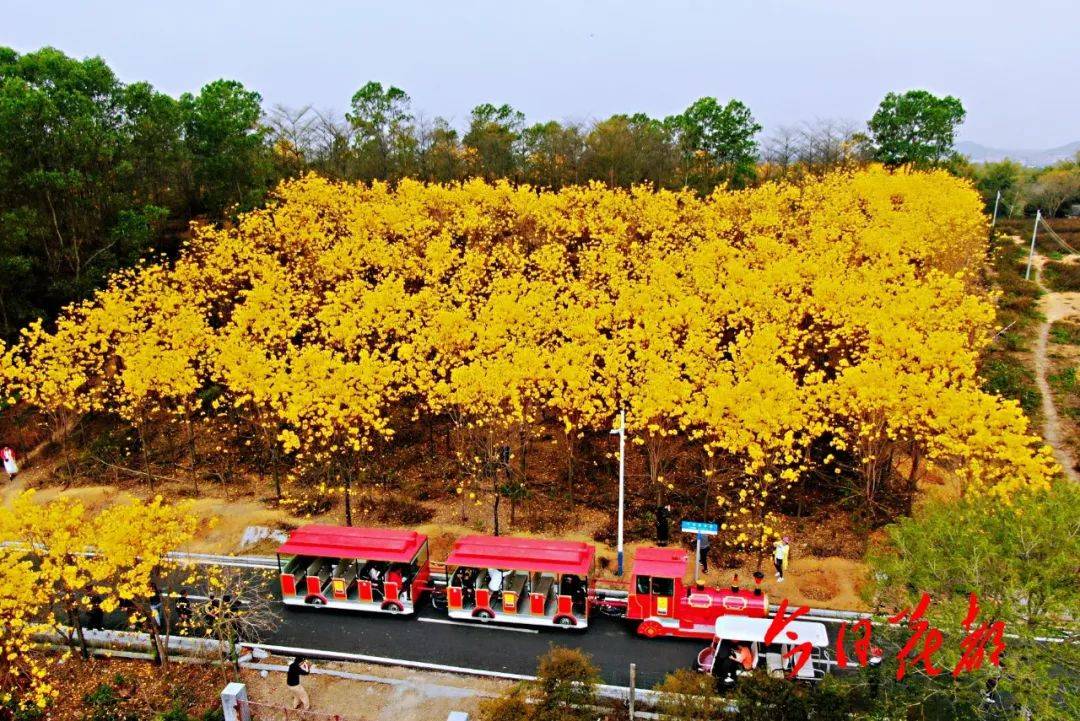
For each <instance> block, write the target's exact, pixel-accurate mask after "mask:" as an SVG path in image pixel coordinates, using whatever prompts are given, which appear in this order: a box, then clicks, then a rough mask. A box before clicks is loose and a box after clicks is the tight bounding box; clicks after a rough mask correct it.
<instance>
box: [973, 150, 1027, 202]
mask: <svg viewBox="0 0 1080 721" xmlns="http://www.w3.org/2000/svg"><path fill="white" fill-rule="evenodd" d="M1024 176H1025V171H1024V166H1022V165H1020V163H1017V162H1016V161H1014V160H1009V159H1008V158H1006V159H1005V160H1002V161H1000V162H997V163H984V164H983V165H982V167H980V168H978V169H977V170H976V171H975V185H976V187H977V188H978V189H979V192H980V193H982V196H983V198H984V199H985V200H986V207H987V209H988V210H993V207H994V199H995V198H996V197H997V194H998V193H1001V197H1002V198H1004V199H1005V202H1006V203H1007V204H1008V205H1009V206H1012V205H1015V204H1016V198H1017V193H1018V191H1019V190H1020V187H1021V185H1022V184H1023V182H1024ZM998 210H999V212H1001V213H1002V214H1004V213H1005V212H1007V208H1003V207H1002V208H999V209H998Z"/></svg>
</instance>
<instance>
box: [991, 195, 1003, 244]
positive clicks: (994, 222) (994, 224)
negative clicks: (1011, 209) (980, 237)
mask: <svg viewBox="0 0 1080 721" xmlns="http://www.w3.org/2000/svg"><path fill="white" fill-rule="evenodd" d="M1000 202H1001V191H1000V190H999V191H998V192H997V195H995V196H994V216H993V217H992V218H991V219H990V237H991V238H993V237H994V228H995V227H997V212H998V203H1000Z"/></svg>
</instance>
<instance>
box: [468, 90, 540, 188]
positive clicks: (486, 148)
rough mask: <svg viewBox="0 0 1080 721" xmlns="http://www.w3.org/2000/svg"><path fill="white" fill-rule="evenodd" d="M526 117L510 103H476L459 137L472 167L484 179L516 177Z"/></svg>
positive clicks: (519, 165) (519, 170) (517, 176)
mask: <svg viewBox="0 0 1080 721" xmlns="http://www.w3.org/2000/svg"><path fill="white" fill-rule="evenodd" d="M524 126H525V116H524V114H522V113H521V112H520V111H517V110H514V109H513V108H512V107H510V106H509V105H506V104H503V105H500V106H498V107H495V106H494V105H492V104H491V103H484V104H483V105H477V106H476V107H475V108H473V110H472V115H471V117H470V119H469V130H468V131H467V132H466V133H465V137H464V138H462V142H463V144H464V145H465V147H466V148H467V149H468V150H469V151H470V160H471V162H472V167H471V170H472V172H473V173H474V174H476V175H480V176H482V177H484V178H485V179H487V180H497V179H499V178H509V179H511V180H516V179H518V178H519V176H520V172H521V159H522V146H521V139H522V131H523V130H524Z"/></svg>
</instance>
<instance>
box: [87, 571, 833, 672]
mask: <svg viewBox="0 0 1080 721" xmlns="http://www.w3.org/2000/svg"><path fill="white" fill-rule="evenodd" d="M250 573H252V574H253V575H255V576H256V577H261V578H263V579H265V581H263V582H264V583H266V586H265V588H266V592H268V593H272V594H273V595H274V597H275V598H276V597H277V595H278V591H277V576H276V574H275V575H272V576H269V577H267V576H265V575H263V574H265V573H266V572H264V571H251V572H250ZM273 607H274V609H275V612H276V613H277V614H278V616H279V618H280V622H279V623H278V624H277V627H276V629H275V630H274V631H273V632H272V633H267V634H264V635H263V636H262V637H261V638H260V639H259V640H260V641H261V642H263V643H266V644H270V645H275V646H290V647H300V648H306V649H311V650H312V652H311V653H310V654H308V655H310V656H312V657H317V656H318V653H317V651H318V650H322V651H331V652H336V653H351V654H361V655H365V656H380V657H384V658H393V659H400V660H406V661H418V662H423V663H435V664H443V665H447V666H460V667H467V668H473V669H481V670H485V671H501V672H504V673H515V674H525V675H532V674H534V673H535V672H536V664H537V660H538V659H539V658H540V656H542V655H544V654H545V653H546V652H547V651H548V649H549V648H550V647H551V646H552V645H553V644H555V645H561V646H571V647H575V648H580V649H581V650H582V651H585V652H586V653H588V654H590V655H591V656H592V659H593V662H594V663H596V664H597V665H598V666H599V668H600V672H601V675H602V676H603V679H604V681H605V682H606V683H610V684H616V685H619V686H625V685H627V684H628V683H629V680H630V663H631V662H633V663H636V664H637V674H638V681H637V683H638V687H639V688H648V687H652V686H654V685H655V684H657V683H659V682H660V681H662V680H663V678H664V676H665V675H666V674H668V673H670V672H672V671H674V670H676V669H679V668H688V667H690V665H691V664H692V663H693V661H694V659H695V657H696V656H697V653H698V651H700V650H701V649H702V648H704V647H705V645H707V643H708V641H704V640H696V639H673V638H657V639H646V638H642V637H640V636H637V635H636V634H635V633H634V627H635V624H634V622H629V621H623V620H621V619H613V618H608V617H605V616H599V615H597V616H594V617H593V618H592V619H590V621H589V627H588V628H586V629H584V630H564V629H556V628H551V629H535V630H536V631H537V632H536V633H531V632H523V631H522V627H517V626H515V627H504V626H499V625H497V624H481V623H479V622H475V623H473V622H464V621H463V622H459V621H454V622H452V623H446V622H447V621H449V620H450V619H448V617H447V616H446V613H445V611H438V610H436V609H434V608H432V607H431V606H430V604H428V603H426V602H425V603H424V604H423V606H422V608H421V609H420V612H419V613H418V614H417V615H416V616H390V615H384V614H377V613H359V612H355V611H340V610H336V609H328V608H308V607H297V606H285V605H284V604H281V603H280V602H276V603H274V605H273ZM423 619H429V621H424V620H423ZM430 621H438V623H433V622H430ZM106 625H107V626H109V627H112V628H125V627H126V626H125V622H124V619H123V618H122V617H121V616H120V615H118V614H110V616H109V618H108V619H107V622H106ZM825 627H826V628H827V629H828V632H829V639H830V641H835V634H836V629H837V625H836V624H834V623H827V624H825Z"/></svg>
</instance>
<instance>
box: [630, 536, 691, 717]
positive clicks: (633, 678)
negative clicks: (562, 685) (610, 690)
mask: <svg viewBox="0 0 1080 721" xmlns="http://www.w3.org/2000/svg"><path fill="white" fill-rule="evenodd" d="M698 538H701V536H698ZM636 700H637V664H636V663H632V664H630V698H629V701H630V709H629V711H630V721H634V702H635V701H636Z"/></svg>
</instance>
